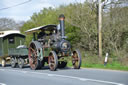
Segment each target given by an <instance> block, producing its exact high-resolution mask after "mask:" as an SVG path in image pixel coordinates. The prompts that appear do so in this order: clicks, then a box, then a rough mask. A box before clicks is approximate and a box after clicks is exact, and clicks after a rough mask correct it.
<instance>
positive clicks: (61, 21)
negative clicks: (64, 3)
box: [59, 14, 65, 39]
mask: <svg viewBox="0 0 128 85" xmlns="http://www.w3.org/2000/svg"><path fill="white" fill-rule="evenodd" d="M64 19H65V16H64V15H63V14H61V15H60V16H59V21H60V30H61V37H62V38H63V39H64V38H65V33H64V29H65V26H64Z"/></svg>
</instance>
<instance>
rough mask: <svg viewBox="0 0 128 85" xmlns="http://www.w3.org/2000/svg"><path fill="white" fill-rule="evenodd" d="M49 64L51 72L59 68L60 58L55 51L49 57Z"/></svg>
mask: <svg viewBox="0 0 128 85" xmlns="http://www.w3.org/2000/svg"><path fill="white" fill-rule="evenodd" d="M48 64H49V68H50V70H51V71H55V70H56V69H57V66H58V58H57V55H56V53H55V52H54V51H51V52H50V54H49V57H48Z"/></svg>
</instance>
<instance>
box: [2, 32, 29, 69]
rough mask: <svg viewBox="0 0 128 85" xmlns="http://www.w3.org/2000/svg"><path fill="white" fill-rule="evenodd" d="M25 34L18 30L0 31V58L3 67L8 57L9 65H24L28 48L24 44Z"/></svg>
mask: <svg viewBox="0 0 128 85" xmlns="http://www.w3.org/2000/svg"><path fill="white" fill-rule="evenodd" d="M24 42H25V35H23V34H21V33H20V31H16V30H9V31H0V59H1V61H2V62H1V64H2V66H3V67H4V66H5V65H6V61H7V60H8V59H9V60H10V63H11V66H12V67H16V65H17V64H18V65H19V67H20V68H22V67H23V65H24V59H26V58H27V57H28V49H27V47H26V46H24Z"/></svg>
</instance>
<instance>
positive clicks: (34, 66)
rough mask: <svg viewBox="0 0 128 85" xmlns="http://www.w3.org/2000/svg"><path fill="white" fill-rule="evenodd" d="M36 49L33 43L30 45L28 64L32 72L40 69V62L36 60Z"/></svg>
mask: <svg viewBox="0 0 128 85" xmlns="http://www.w3.org/2000/svg"><path fill="white" fill-rule="evenodd" d="M37 49H38V48H37V47H36V45H35V44H34V43H31V44H30V47H29V64H30V67H31V69H32V70H36V69H40V68H41V62H40V60H38V54H37Z"/></svg>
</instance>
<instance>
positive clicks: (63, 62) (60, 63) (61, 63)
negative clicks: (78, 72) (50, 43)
mask: <svg viewBox="0 0 128 85" xmlns="http://www.w3.org/2000/svg"><path fill="white" fill-rule="evenodd" d="M66 65H67V62H65V61H61V62H58V68H65V67H66Z"/></svg>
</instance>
